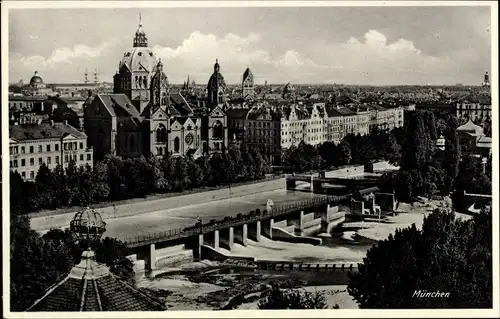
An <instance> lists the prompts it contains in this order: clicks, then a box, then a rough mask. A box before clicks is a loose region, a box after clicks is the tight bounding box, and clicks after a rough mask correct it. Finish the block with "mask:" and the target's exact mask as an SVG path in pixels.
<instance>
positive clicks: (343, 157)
mask: <svg viewBox="0 0 500 319" xmlns="http://www.w3.org/2000/svg"><path fill="white" fill-rule="evenodd" d="M350 162H351V147H350V146H349V142H347V141H346V140H345V139H344V140H342V142H340V144H339V146H338V159H337V165H338V166H341V165H347V164H349V163H350Z"/></svg>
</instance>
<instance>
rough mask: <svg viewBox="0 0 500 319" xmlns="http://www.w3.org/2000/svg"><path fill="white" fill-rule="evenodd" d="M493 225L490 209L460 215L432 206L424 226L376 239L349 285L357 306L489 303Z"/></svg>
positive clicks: (488, 305) (469, 305)
mask: <svg viewBox="0 0 500 319" xmlns="http://www.w3.org/2000/svg"><path fill="white" fill-rule="evenodd" d="M491 226H492V224H491V214H487V213H483V214H481V215H478V216H476V217H474V218H473V219H470V220H461V219H455V215H454V213H450V212H447V211H444V210H439V209H436V210H435V211H434V212H433V213H432V214H430V215H429V216H428V217H426V218H425V219H424V224H423V226H422V230H419V229H417V228H416V227H415V224H413V225H412V226H411V227H408V228H405V229H402V230H401V229H400V230H397V231H396V233H395V235H390V236H389V238H388V239H386V240H384V241H380V242H379V243H378V244H377V245H374V246H373V247H372V248H371V249H370V250H369V251H368V253H367V255H366V257H365V258H364V259H363V263H362V264H360V265H359V268H358V270H359V272H357V273H350V274H349V284H348V286H347V290H348V292H349V294H350V295H351V296H353V297H354V298H355V300H356V301H357V302H358V304H359V305H360V307H361V308H491V307H492V246H491V242H492V237H491V236H492V228H491ZM418 290H421V291H428V292H436V291H439V292H443V293H450V295H449V297H444V298H418V297H416V296H414V294H415V291H418Z"/></svg>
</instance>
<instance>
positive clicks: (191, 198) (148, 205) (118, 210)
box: [31, 178, 304, 235]
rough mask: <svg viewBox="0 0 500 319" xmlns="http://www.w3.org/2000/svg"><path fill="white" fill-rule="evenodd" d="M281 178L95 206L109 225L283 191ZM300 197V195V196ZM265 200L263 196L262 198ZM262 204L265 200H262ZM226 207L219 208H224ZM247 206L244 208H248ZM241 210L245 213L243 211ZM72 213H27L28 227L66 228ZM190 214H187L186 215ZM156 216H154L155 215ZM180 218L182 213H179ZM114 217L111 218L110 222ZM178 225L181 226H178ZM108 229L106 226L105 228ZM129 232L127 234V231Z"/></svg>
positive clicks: (38, 229) (194, 218) (192, 222)
mask: <svg viewBox="0 0 500 319" xmlns="http://www.w3.org/2000/svg"><path fill="white" fill-rule="evenodd" d="M284 185H285V179H284V178H279V179H271V180H266V181H260V182H257V183H253V184H248V185H240V186H235V187H231V189H229V188H228V189H218V190H212V191H205V192H198V193H192V194H182V195H178V196H173V197H168V198H160V199H153V200H145V199H143V200H142V201H139V200H138V201H136V202H132V203H127V204H122V205H115V207H105V208H101V209H97V211H99V213H100V214H101V216H102V218H103V219H104V220H106V221H107V222H108V224H109V225H111V224H116V222H117V221H118V220H123V219H126V218H131V217H134V216H140V215H145V214H150V215H155V213H158V214H159V215H163V212H165V211H168V210H172V209H183V210H185V209H187V208H189V207H192V206H193V205H206V204H210V203H214V202H218V201H221V202H222V201H236V202H237V201H238V198H241V197H248V196H249V195H253V194H260V193H266V192H273V191H276V190H283V189H284V188H285V187H284ZM301 196H302V197H304V195H301ZM266 201H267V198H266ZM264 204H265V203H264ZM222 206H224V205H222ZM227 208H228V207H227V206H226V207H225V208H223V209H222V210H224V211H225V210H226V209H227ZM250 210H251V209H248V211H250ZM224 211H223V212H222V215H224V213H225V212H224ZM242 213H247V211H244V212H242ZM74 214H75V212H70V213H60V214H56V213H54V214H49V215H45V216H43V215H32V216H31V226H32V228H33V229H34V230H37V231H46V230H49V229H51V228H60V227H67V226H68V225H69V223H70V221H71V220H72V218H73V217H74ZM189 215H190V214H189ZM198 215H199V216H203V217H206V218H211V217H210V216H206V214H203V213H201V214H200V213H198ZM155 216H156V215H155ZM196 216H197V215H194V216H192V220H191V219H190V220H189V223H188V224H194V223H195V221H196ZM179 217H180V218H182V217H184V216H179ZM112 220H115V221H112ZM179 227H181V226H179ZM172 228H177V227H169V228H167V229H172ZM108 230H109V227H108ZM128 235H130V233H129V234H128Z"/></svg>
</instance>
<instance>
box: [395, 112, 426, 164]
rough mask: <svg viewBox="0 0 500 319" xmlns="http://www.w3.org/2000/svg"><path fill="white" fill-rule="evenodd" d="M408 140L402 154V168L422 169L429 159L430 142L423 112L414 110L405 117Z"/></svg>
mask: <svg viewBox="0 0 500 319" xmlns="http://www.w3.org/2000/svg"><path fill="white" fill-rule="evenodd" d="M405 132H406V136H407V138H406V142H405V144H404V147H403V151H402V155H401V165H400V166H401V169H403V170H414V169H420V168H421V167H422V166H423V165H425V164H426V163H427V161H428V154H429V151H428V147H429V145H428V142H427V132H426V128H425V124H424V119H423V116H422V113H421V112H418V111H414V112H412V114H410V116H409V117H407V118H406V119H405Z"/></svg>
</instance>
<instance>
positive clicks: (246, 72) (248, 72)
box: [243, 68, 253, 81]
mask: <svg viewBox="0 0 500 319" xmlns="http://www.w3.org/2000/svg"><path fill="white" fill-rule="evenodd" d="M249 76H250V77H251V78H252V80H253V74H252V71H250V69H249V68H247V69H246V70H245V72H243V81H245V80H246V79H247V78H248V77H249Z"/></svg>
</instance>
